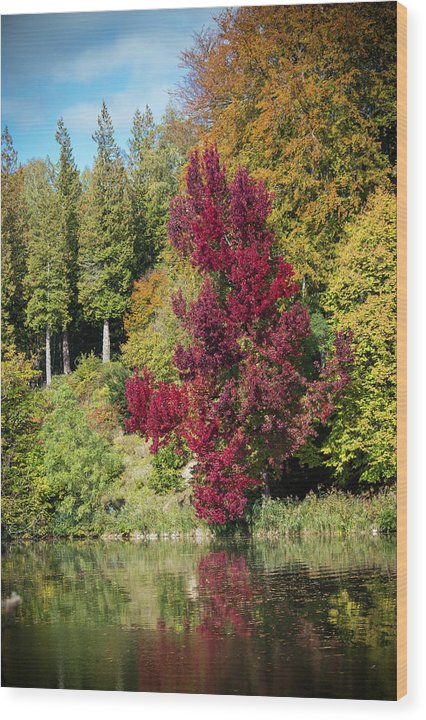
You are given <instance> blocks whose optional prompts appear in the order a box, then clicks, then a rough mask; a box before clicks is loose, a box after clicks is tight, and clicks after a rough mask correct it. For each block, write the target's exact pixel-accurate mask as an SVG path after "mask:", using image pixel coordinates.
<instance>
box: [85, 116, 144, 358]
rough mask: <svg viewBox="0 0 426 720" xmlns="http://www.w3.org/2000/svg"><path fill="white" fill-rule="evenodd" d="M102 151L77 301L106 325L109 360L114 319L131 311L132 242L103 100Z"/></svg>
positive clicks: (89, 197) (89, 195) (92, 186)
mask: <svg viewBox="0 0 426 720" xmlns="http://www.w3.org/2000/svg"><path fill="white" fill-rule="evenodd" d="M93 139H94V140H95V142H96V143H97V146H98V151H97V156H96V161H95V166H94V170H93V174H92V176H91V177H90V181H89V186H88V188H87V192H86V194H85V196H84V197H83V200H82V208H81V209H82V214H81V227H80V231H79V251H78V264H79V270H80V275H79V281H78V290H79V301H80V304H81V306H82V309H83V314H84V316H85V317H86V319H87V320H89V321H91V322H96V323H97V322H102V323H103V345H102V359H103V361H104V362H108V361H109V360H110V321H111V320H112V319H114V318H121V317H122V316H123V314H124V313H125V311H126V310H127V308H128V305H129V301H130V288H131V280H132V272H131V269H132V262H133V243H132V234H131V230H130V206H129V200H128V192H127V179H126V172H125V168H124V164H123V159H122V156H121V153H120V150H119V148H118V146H117V144H116V142H115V139H114V129H113V125H112V121H111V117H110V115H109V112H108V110H107V107H106V104H105V102H103V104H102V110H101V113H100V115H99V117H98V129H97V131H96V133H95V134H94V135H93Z"/></svg>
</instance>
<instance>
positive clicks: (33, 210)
mask: <svg viewBox="0 0 426 720" xmlns="http://www.w3.org/2000/svg"><path fill="white" fill-rule="evenodd" d="M54 181H55V178H54V168H53V166H52V165H51V164H50V163H49V162H42V161H41V160H36V161H33V162H31V163H30V164H29V166H28V167H27V170H26V175H25V188H26V196H27V202H28V207H29V211H30V223H29V225H30V230H29V240H28V272H27V276H26V278H25V284H26V295H27V298H28V303H27V313H26V314H27V324H28V326H29V327H30V328H32V329H33V330H34V331H35V332H42V331H43V332H45V337H46V383H47V385H50V382H51V377H52V367H51V336H52V333H54V332H58V331H63V330H64V328H66V327H68V324H69V321H70V314H69V297H70V288H69V277H68V249H67V244H66V233H65V227H64V221H63V213H62V209H61V206H60V201H59V197H58V194H57V193H56V192H55V189H54Z"/></svg>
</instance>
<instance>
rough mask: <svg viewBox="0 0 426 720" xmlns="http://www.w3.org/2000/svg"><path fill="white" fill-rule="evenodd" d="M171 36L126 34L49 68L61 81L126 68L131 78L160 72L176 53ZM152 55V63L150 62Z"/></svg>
mask: <svg viewBox="0 0 426 720" xmlns="http://www.w3.org/2000/svg"><path fill="white" fill-rule="evenodd" d="M169 40H170V38H167V41H166V38H165V37H164V36H163V37H161V36H155V35H152V34H151V35H150V37H149V38H146V37H141V35H140V34H138V35H126V36H124V37H121V38H119V39H118V40H117V41H116V42H115V43H113V44H112V45H102V46H99V47H93V48H89V49H87V50H84V51H83V52H81V53H80V54H79V55H77V57H75V58H73V59H68V60H64V61H62V62H60V63H58V64H56V66H55V67H54V68H53V69H52V77H53V78H54V79H55V80H57V81H59V82H61V83H64V82H79V83H90V82H93V81H94V80H97V79H99V78H104V77H107V76H108V75H111V74H112V73H114V72H116V71H118V70H123V69H126V68H127V70H128V72H129V73H130V74H131V77H132V78H135V77H141V76H142V75H143V74H144V73H147V72H148V73H150V74H151V73H152V72H153V71H154V72H155V73H158V72H161V71H162V70H163V69H164V70H166V69H167V67H169V66H170V60H171V58H177V56H178V55H179V50H180V47H179V43H178V42H169ZM153 58H155V63H153Z"/></svg>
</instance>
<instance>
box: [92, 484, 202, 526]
mask: <svg viewBox="0 0 426 720" xmlns="http://www.w3.org/2000/svg"><path fill="white" fill-rule="evenodd" d="M199 526H200V521H199V520H197V518H196V517H195V511H194V508H193V506H192V505H191V504H190V503H189V502H188V500H186V499H185V498H184V497H183V496H179V495H176V494H174V495H166V496H163V495H157V494H156V493H155V492H153V490H152V489H150V488H149V487H147V486H144V487H142V488H141V489H140V490H139V492H138V494H137V496H135V497H134V498H133V501H132V502H129V501H127V502H126V504H125V505H124V506H123V507H122V508H121V509H120V510H118V511H117V512H113V513H111V514H109V515H108V516H107V518H106V521H105V532H107V533H120V534H123V535H129V534H130V533H134V532H138V533H142V534H150V533H157V534H160V533H169V534H173V533H180V534H186V533H190V532H192V531H193V530H195V529H196V528H197V527H199Z"/></svg>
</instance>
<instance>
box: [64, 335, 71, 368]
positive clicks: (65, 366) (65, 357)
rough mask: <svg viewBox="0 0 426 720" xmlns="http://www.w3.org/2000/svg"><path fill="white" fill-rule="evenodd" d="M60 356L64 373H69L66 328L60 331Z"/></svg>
mask: <svg viewBox="0 0 426 720" xmlns="http://www.w3.org/2000/svg"><path fill="white" fill-rule="evenodd" d="M62 358H63V361H64V375H71V362H70V339H69V336H68V330H67V329H65V330H64V331H63V333H62Z"/></svg>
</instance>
